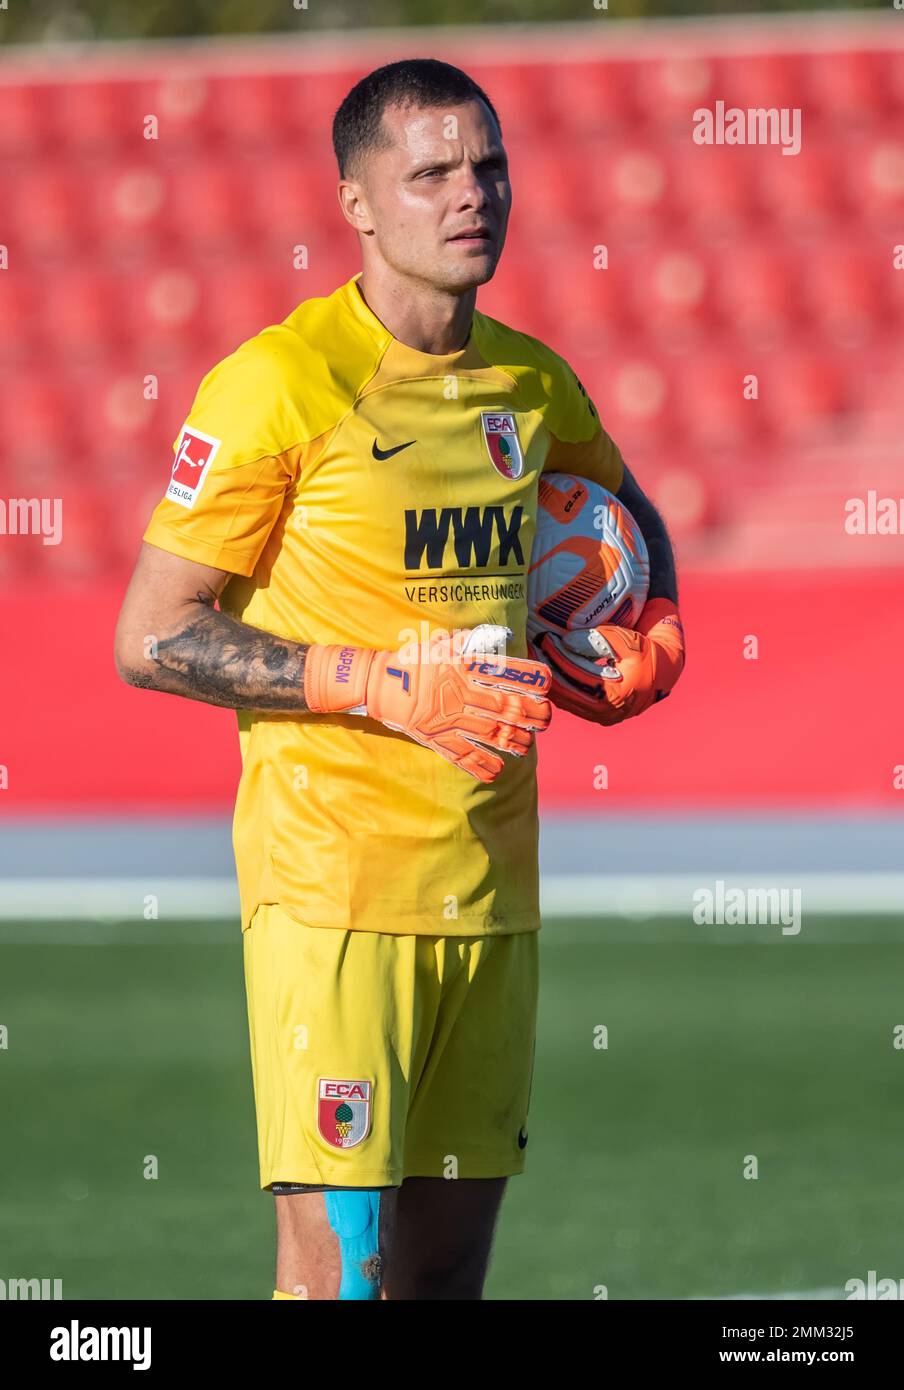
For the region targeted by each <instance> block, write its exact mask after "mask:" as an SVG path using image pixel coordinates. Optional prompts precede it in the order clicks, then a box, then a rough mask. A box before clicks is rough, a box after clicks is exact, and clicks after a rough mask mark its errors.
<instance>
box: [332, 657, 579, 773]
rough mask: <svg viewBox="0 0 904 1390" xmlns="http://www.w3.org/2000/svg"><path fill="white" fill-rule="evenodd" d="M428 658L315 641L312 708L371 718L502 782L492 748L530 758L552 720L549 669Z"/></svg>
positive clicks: (506, 660) (513, 660)
mask: <svg viewBox="0 0 904 1390" xmlns="http://www.w3.org/2000/svg"><path fill="white" fill-rule="evenodd" d="M475 631H479V629H475ZM422 651H423V649H422V648H419V649H418V656H420V655H421V653H422ZM426 656H427V658H428V659H427V660H424V661H422V660H419V659H418V660H413V661H411V660H407V659H406V660H402V659H400V657H399V653H398V652H390V651H372V650H370V649H369V648H367V647H339V646H316V645H315V646H311V647H309V648H308V651H307V655H306V656H305V673H304V693H305V702H306V704H307V707H308V709H309V710H311V711H312V713H314V714H366V715H370V717H371V718H372V719H379V720H380V722H381V723H383V724H385V725H386V726H387V728H390V729H399V730H401V732H402V733H404V734H407V735H408V737H409V738H413V739H414V740H415V741H416V742H417V743H422V744H424V746H425V747H427V748H432V749H433V750H434V752H436V753H439V755H440V757H443V758H446V759H447V760H448V761H449V762H451V763H454V764H455V765H456V767H460V768H462V769H463V771H465V772H469V773H470V774H471V776H472V777H476V778H477V779H478V780H479V781H481V782H493V781H495V779H496V778H497V777H498V776H499V774H500V772H501V771H502V769H503V767H504V766H505V764H504V762H503V760H502V758H500V757H499V756H498V755H497V754H496V753H492V752H490V751H489V749H491V748H495V749H499V750H500V751H501V752H503V753H511V754H514V755H515V756H516V757H523V756H524V754H525V753H526V752H527V751H528V749H529V748H530V746H531V744H532V742H533V736H534V733H535V732H538V731H539V730H542V729H545V728H546V727H547V725H548V724H549V721H550V718H551V717H552V708H551V706H550V703H549V700H548V698H547V696H548V695H549V687H550V680H551V677H550V672H549V667H548V666H546V665H545V664H544V663H543V661H542V660H533V659H527V658H525V657H511V656H499V655H492V654H486V653H484V654H481V653H480V652H479V651H477V652H475V651H470V650H467V649H466V650H465V652H464V653H463V654H462V655H461V656H460V657H449V658H448V659H445V660H439V661H437V660H435V659H433V653H432V652H431V651H430V650H429V649H428V650H427V652H426ZM481 745H486V746H481Z"/></svg>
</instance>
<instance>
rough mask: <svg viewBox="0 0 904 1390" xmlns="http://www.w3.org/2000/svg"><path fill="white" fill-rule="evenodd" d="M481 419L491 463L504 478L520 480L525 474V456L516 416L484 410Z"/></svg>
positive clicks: (507, 412)
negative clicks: (522, 450)
mask: <svg viewBox="0 0 904 1390" xmlns="http://www.w3.org/2000/svg"><path fill="white" fill-rule="evenodd" d="M480 419H481V423H482V424H483V437H484V440H485V441H486V446H487V451H488V453H489V455H490V462H491V463H492V465H493V467H494V468H495V470H496V472H497V473H501V474H502V476H503V478H511V479H515V478H520V477H521V474H522V473H523V472H524V455H523V454H522V452H521V440H520V439H519V438H518V425H517V422H516V420H515V417H514V415H512V414H511V412H510V411H504V410H482V411H481V412H480Z"/></svg>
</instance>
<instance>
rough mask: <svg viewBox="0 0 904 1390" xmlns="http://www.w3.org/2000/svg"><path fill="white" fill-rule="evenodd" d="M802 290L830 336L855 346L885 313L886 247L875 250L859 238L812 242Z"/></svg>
mask: <svg viewBox="0 0 904 1390" xmlns="http://www.w3.org/2000/svg"><path fill="white" fill-rule="evenodd" d="M806 267H807V273H806V279H805V282H804V291H805V295H806V299H807V303H808V308H809V313H810V315H811V317H812V318H813V320H814V321H815V322H816V323H817V324H818V325H819V328H820V331H821V333H822V334H824V335H825V336H826V337H827V338H828V339H829V340H830V341H833V342H838V343H843V344H848V345H851V346H855V345H858V344H863V343H866V342H868V341H869V339H870V337H871V336H872V334H873V332H874V330H875V327H876V325H878V324H879V323H880V322H881V321H882V319H883V318H884V315H885V303H884V301H885V298H886V296H887V295H888V293H889V290H890V288H891V286H892V282H893V281H894V277H895V275H896V274H900V275H901V277H902V279H904V270H902V271H900V272H896V271H895V270H894V269H893V267H892V260H891V256H890V255H889V253H888V248H887V247H884V248H882V250H881V253H880V252H879V250H878V248H876V249H874V248H871V247H868V246H864V245H863V244H862V242H860V241H858V240H853V239H852V240H844V241H838V242H834V243H830V244H829V245H827V246H823V245H822V244H817V245H814V246H813V247H812V249H810V250H809V251H808V252H807V255H806Z"/></svg>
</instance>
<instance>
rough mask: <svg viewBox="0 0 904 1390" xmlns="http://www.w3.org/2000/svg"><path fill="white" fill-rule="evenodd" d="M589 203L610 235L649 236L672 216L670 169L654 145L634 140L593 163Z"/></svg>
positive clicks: (606, 153) (604, 152)
mask: <svg viewBox="0 0 904 1390" xmlns="http://www.w3.org/2000/svg"><path fill="white" fill-rule="evenodd" d="M594 166H595V167H594V177H593V178H592V179H591V180H590V183H589V186H588V202H589V204H590V206H591V208H592V210H593V213H594V216H595V218H596V219H597V223H596V225H598V226H599V227H600V228H604V229H605V230H606V232H607V234H609V235H613V236H614V235H621V236H626V237H631V238H634V237H636V236H642V237H643V236H646V237H649V236H651V235H653V233H654V232H655V231H656V230H657V229H658V228H659V227H661V226H663V225H665V224H666V223H667V222H668V221H669V219H670V216H671V214H672V206H671V189H670V187H669V167H668V163H667V161H666V158H665V155H664V153H663V151H662V149H661V148H660V147H659V146H658V145H657V144H656V143H655V142H650V143H648V144H641V143H640V142H638V141H632V142H630V143H626V144H623V145H619V147H618V148H617V149H616V150H613V151H611V152H608V151H603V150H602V149H600V151H599V153H598V156H597V158H596V159H595V160H594Z"/></svg>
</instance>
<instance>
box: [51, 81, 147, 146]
mask: <svg viewBox="0 0 904 1390" xmlns="http://www.w3.org/2000/svg"><path fill="white" fill-rule="evenodd" d="M144 114H145V112H143V111H142V110H141V105H140V102H139V99H138V92H137V90H136V88H135V86H134V84H133V83H131V82H128V81H122V80H111V81H105V82H92V81H78V80H76V81H68V82H61V83H60V85H59V87H57V88H56V89H55V90H54V92H53V98H52V101H51V119H52V121H53V129H54V137H55V141H56V144H57V147H58V149H59V150H60V151H61V152H65V153H66V154H68V155H72V156H75V157H76V158H81V157H93V158H94V157H98V156H103V157H105V156H108V155H110V154H113V153H115V152H116V151H118V150H123V149H130V148H134V146H135V143H136V141H138V140H140V139H141V138H142V124H141V122H142V117H143V116H144Z"/></svg>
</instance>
